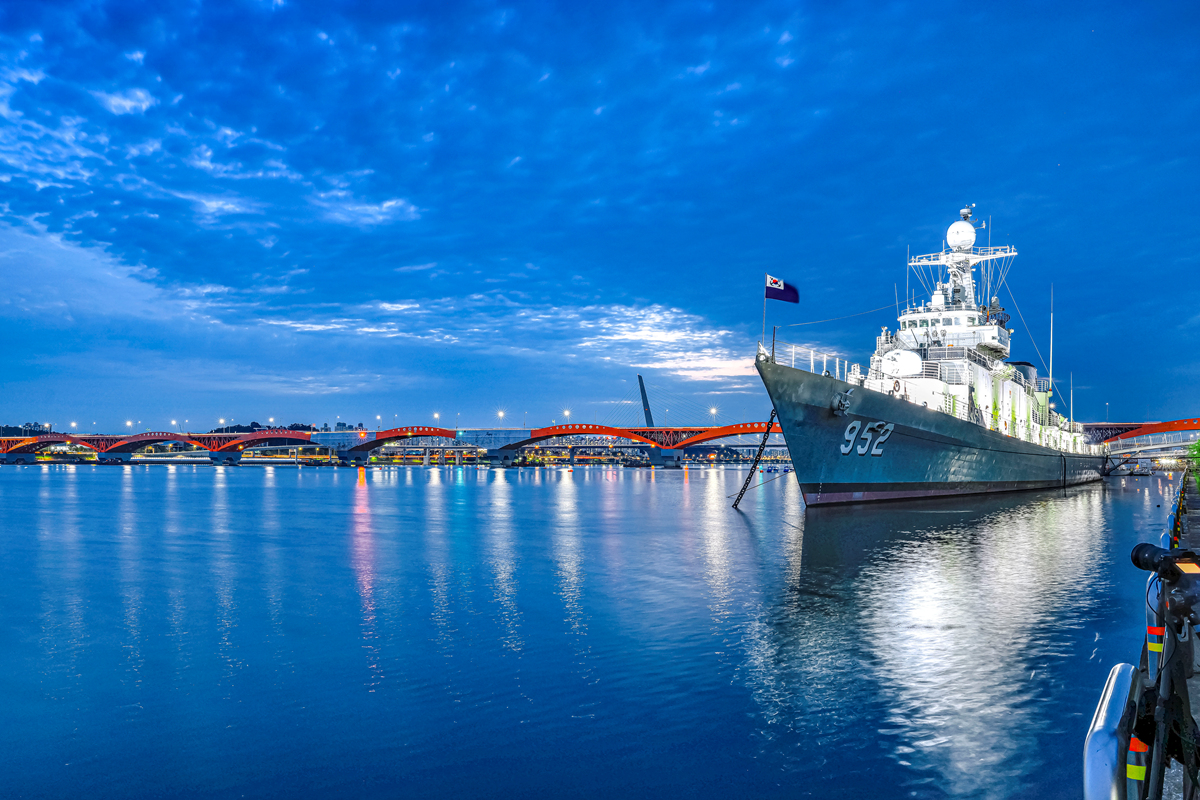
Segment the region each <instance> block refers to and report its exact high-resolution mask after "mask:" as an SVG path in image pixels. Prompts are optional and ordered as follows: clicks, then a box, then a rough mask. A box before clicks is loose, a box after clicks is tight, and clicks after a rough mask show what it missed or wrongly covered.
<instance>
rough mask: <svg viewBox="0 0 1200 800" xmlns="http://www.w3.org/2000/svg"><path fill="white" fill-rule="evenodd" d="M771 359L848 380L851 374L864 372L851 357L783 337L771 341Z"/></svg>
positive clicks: (777, 362) (794, 367)
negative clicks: (788, 340) (795, 342)
mask: <svg viewBox="0 0 1200 800" xmlns="http://www.w3.org/2000/svg"><path fill="white" fill-rule="evenodd" d="M771 360H772V361H774V362H775V363H776V364H782V365H783V366H785V367H792V368H793V369H802V370H804V371H806V372H813V373H816V374H817V375H821V374H823V373H826V372H828V373H829V374H830V375H832V376H833V377H835V378H838V379H840V380H847V379H848V377H849V376H851V375H855V376H857V375H859V374H860V373H861V372H862V367H861V366H860V365H858V364H851V363H850V361H849V359H845V358H842V357H841V356H840V355H838V354H837V353H825V352H822V351H820V350H814V349H813V348H811V347H806V346H804V345H801V344H793V343H792V342H785V341H783V340H782V339H776V340H774V341H773V342H771Z"/></svg>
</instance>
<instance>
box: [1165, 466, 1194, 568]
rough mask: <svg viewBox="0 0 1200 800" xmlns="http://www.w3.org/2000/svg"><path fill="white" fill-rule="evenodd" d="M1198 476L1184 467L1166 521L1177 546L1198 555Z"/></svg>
mask: <svg viewBox="0 0 1200 800" xmlns="http://www.w3.org/2000/svg"><path fill="white" fill-rule="evenodd" d="M1198 474H1200V472H1198V471H1197V469H1196V468H1194V467H1185V468H1184V470H1183V477H1182V478H1181V480H1180V482H1179V489H1178V494H1177V496H1176V497H1175V501H1174V503H1173V504H1172V508H1171V515H1170V517H1168V519H1167V524H1168V525H1169V526H1170V531H1169V532H1170V533H1171V535H1172V537H1173V538H1178V540H1179V546H1180V547H1183V548H1186V549H1188V550H1195V551H1196V552H1198V553H1200V491H1198V490H1197V487H1196V477H1197V475H1198Z"/></svg>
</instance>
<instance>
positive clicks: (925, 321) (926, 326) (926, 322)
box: [921, 319, 929, 328]
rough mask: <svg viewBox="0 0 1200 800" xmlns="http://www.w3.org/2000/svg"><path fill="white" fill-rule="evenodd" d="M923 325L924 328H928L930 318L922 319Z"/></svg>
mask: <svg viewBox="0 0 1200 800" xmlns="http://www.w3.org/2000/svg"><path fill="white" fill-rule="evenodd" d="M921 327H922V328H928V327H929V320H927V319H923V320H921Z"/></svg>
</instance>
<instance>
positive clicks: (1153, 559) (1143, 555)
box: [1129, 542, 1171, 572]
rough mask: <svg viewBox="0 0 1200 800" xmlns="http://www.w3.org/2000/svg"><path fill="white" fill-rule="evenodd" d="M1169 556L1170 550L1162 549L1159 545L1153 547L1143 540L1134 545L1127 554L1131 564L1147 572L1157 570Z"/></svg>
mask: <svg viewBox="0 0 1200 800" xmlns="http://www.w3.org/2000/svg"><path fill="white" fill-rule="evenodd" d="M1170 556H1171V551H1170V550H1164V549H1163V548H1161V547H1155V546H1154V545H1152V544H1147V543H1145V542H1143V543H1142V544H1139V545H1135V546H1134V548H1133V552H1132V553H1130V554H1129V558H1130V560H1131V561H1133V565H1134V566H1135V567H1137V568H1138V569H1144V570H1146V571H1147V572H1158V568H1159V567H1160V566H1162V563H1163V560H1164V559H1167V558H1170Z"/></svg>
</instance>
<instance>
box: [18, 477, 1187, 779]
mask: <svg viewBox="0 0 1200 800" xmlns="http://www.w3.org/2000/svg"><path fill="white" fill-rule="evenodd" d="M745 474H746V473H745V472H744V471H738V470H729V471H726V470H722V469H691V470H688V471H686V472H664V471H650V470H645V469H628V470H623V469H612V468H577V469H575V470H574V471H573V472H568V471H566V470H557V471H554V470H532V469H522V470H477V469H475V468H465V469H464V468H420V467H413V468H403V467H402V468H381V469H370V470H365V471H362V470H350V469H333V468H303V469H299V470H297V469H294V468H275V467H264V468H259V467H240V468H212V467H207V466H150V467H147V466H125V467H91V466H33V467H4V468H2V469H0V508H2V509H3V536H0V615H2V619H3V624H2V626H0V637H2V638H0V687H2V689H3V696H4V701H3V703H2V704H0V795H3V796H5V797H42V796H45V797H65V796H88V797H133V796H150V795H155V796H175V797H213V796H217V797H223V796H242V795H246V796H255V797H296V796H326V797H396V796H404V797H502V796H538V795H540V796H552V797H613V796H632V797H656V798H662V797H737V796H744V797H776V796H778V797H797V796H800V797H803V796H814V797H879V798H889V797H896V798H899V797H918V798H938V797H980V798H1001V797H1034V796H1036V797H1079V796H1081V794H1082V792H1081V776H1080V765H1081V762H1082V749H1083V737H1084V734H1085V732H1086V730H1087V726H1088V724H1089V722H1090V721H1091V716H1092V712H1093V710H1094V708H1095V704H1096V701H1097V699H1098V696H1099V692H1100V689H1101V688H1102V686H1103V683H1104V679H1105V676H1106V675H1107V673H1108V670H1109V669H1110V668H1111V666H1112V665H1113V664H1114V663H1116V662H1118V661H1135V660H1136V657H1137V653H1138V650H1139V648H1140V644H1141V636H1142V632H1143V628H1142V626H1143V625H1144V622H1143V616H1142V592H1143V590H1144V580H1143V579H1142V576H1141V575H1139V574H1138V573H1137V572H1136V570H1134V568H1133V567H1132V566H1131V565H1130V564H1129V557H1128V554H1129V550H1130V548H1131V547H1132V546H1133V545H1134V544H1135V543H1137V542H1139V541H1157V538H1158V533H1159V532H1160V531H1161V529H1162V527H1163V525H1164V520H1165V516H1166V511H1165V508H1163V507H1160V506H1165V505H1166V500H1165V499H1164V498H1165V496H1166V495H1168V494H1169V492H1170V488H1169V483H1168V481H1166V480H1165V479H1160V478H1141V479H1133V478H1126V479H1124V480H1122V479H1110V480H1108V481H1107V482H1105V483H1097V484H1093V485H1090V486H1086V487H1082V488H1076V489H1071V490H1068V491H1065V492H1063V491H1057V492H1042V493H1026V494H1018V495H990V496H984V497H979V498H969V499H968V498H960V499H952V500H940V501H926V502H920V503H914V504H901V505H896V504H892V505H881V506H866V507H859V508H821V509H814V510H809V511H807V512H805V511H804V510H803V508H802V504H801V498H800V494H799V490H798V488H797V486H796V484H795V481H794V479H793V478H792V477H791V475H787V476H785V477H784V478H782V479H779V480H775V481H772V482H770V483H766V484H764V485H761V486H758V487H756V488H754V489H752V490H751V491H750V492H749V493H748V494H747V495H746V498H745V500H743V501H742V505H741V509H742V510H741V511H740V512H735V511H733V510H732V509H731V508H730V503H731V500H730V498H729V495H730V494H732V493H734V492H736V491H737V489H738V488H739V486H740V483H741V481H742V479H744V477H745ZM763 477H772V476H770V475H764V476H763Z"/></svg>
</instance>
